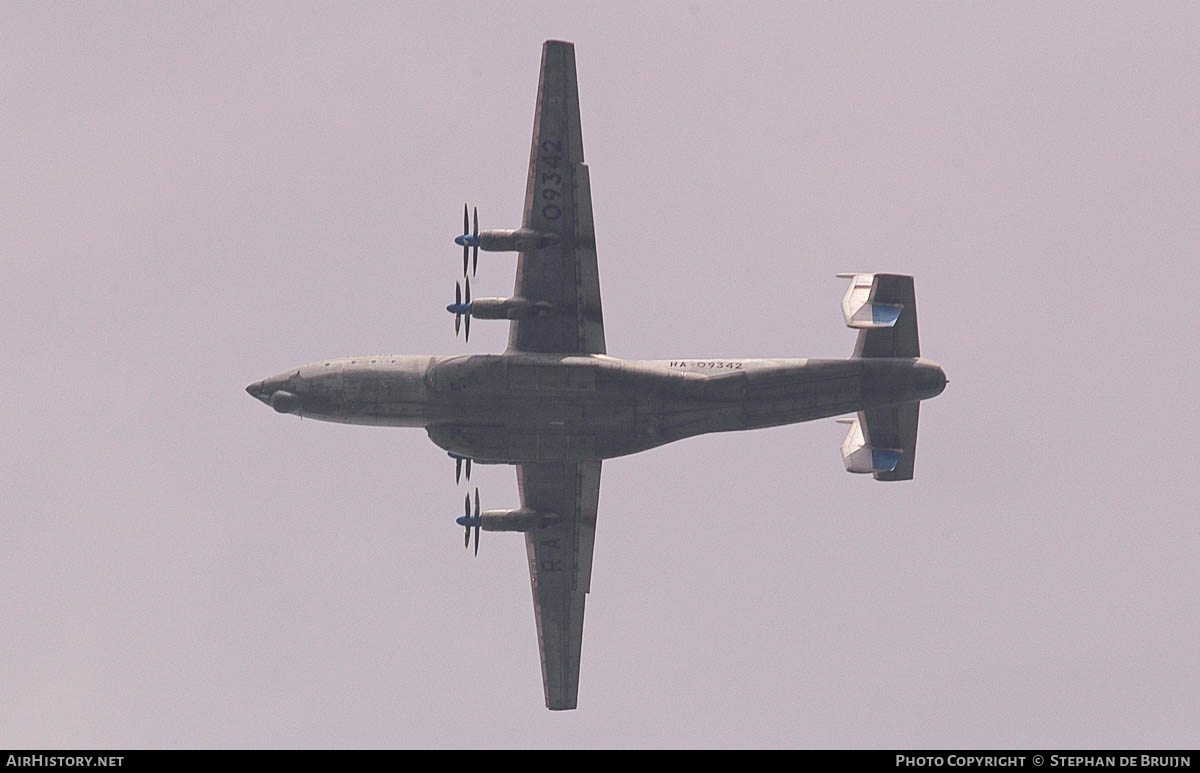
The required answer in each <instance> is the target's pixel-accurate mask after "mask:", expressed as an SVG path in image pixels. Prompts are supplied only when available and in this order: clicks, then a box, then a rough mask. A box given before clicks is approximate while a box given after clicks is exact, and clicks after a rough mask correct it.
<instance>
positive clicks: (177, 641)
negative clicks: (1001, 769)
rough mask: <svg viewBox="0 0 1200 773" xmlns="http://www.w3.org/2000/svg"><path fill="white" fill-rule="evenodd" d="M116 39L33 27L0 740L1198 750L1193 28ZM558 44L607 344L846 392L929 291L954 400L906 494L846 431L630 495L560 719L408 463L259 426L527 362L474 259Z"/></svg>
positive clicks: (1139, 8) (767, 20) (722, 26)
mask: <svg viewBox="0 0 1200 773" xmlns="http://www.w3.org/2000/svg"><path fill="white" fill-rule="evenodd" d="M110 5H111V4H101V3H94V4H84V5H82V6H80V5H78V4H59V5H56V6H51V5H49V4H44V3H9V4H7V5H6V10H5V13H4V23H3V25H0V95H2V97H3V109H2V110H0V141H2V147H3V148H4V153H3V155H2V157H0V165H2V169H3V187H2V196H3V198H2V199H0V249H2V253H0V293H2V297H3V305H2V310H0V345H2V349H0V351H3V354H4V360H5V362H6V363H7V367H5V368H3V369H0V386H2V388H3V394H4V400H3V401H2V403H0V404H2V405H3V407H2V408H0V411H3V425H4V433H3V437H4V439H3V441H2V442H0V503H2V507H3V510H2V517H0V523H2V525H3V534H4V538H3V540H0V621H3V623H2V625H0V693H2V694H3V696H4V697H3V700H0V745H16V746H31V747H41V746H50V747H64V746H135V747H139V746H155V747H174V746H184V747H196V746H199V747H210V746H213V747H231V746H232V747H243V746H254V747H259V746H265V747H274V746H318V747H320V746H382V747H390V746H453V745H472V746H474V745H479V746H518V747H540V746H563V745H566V746H663V745H666V746H900V747H938V746H960V745H962V746H993V747H994V746H1018V747H1020V746H1060V747H1079V746H1083V747H1096V746H1099V747H1105V746H1108V747H1113V746H1117V747H1120V746H1133V747H1138V746H1195V745H1196V743H1197V742H1198V741H1200V735H1198V733H1197V727H1200V702H1198V700H1197V697H1196V696H1197V694H1198V693H1200V690H1198V688H1200V654H1198V653H1200V647H1198V646H1197V642H1198V640H1200V603H1198V602H1197V585H1198V582H1200V564H1198V563H1197V561H1196V556H1197V554H1198V553H1200V522H1198V520H1197V513H1196V511H1197V509H1198V508H1197V501H1198V499H1200V485H1198V483H1197V474H1196V470H1195V464H1194V458H1195V452H1196V443H1197V440H1196V438H1197V433H1198V431H1200V421H1198V420H1197V419H1198V417H1197V410H1198V409H1197V397H1198V395H1197V387H1196V358H1197V355H1198V354H1200V351H1198V350H1200V344H1198V343H1197V341H1198V340H1200V339H1198V337H1197V333H1198V332H1200V330H1198V328H1200V325H1198V324H1197V321H1196V316H1195V312H1194V307H1195V303H1194V300H1193V299H1192V297H1191V296H1192V294H1193V293H1194V292H1195V291H1196V287H1197V280H1198V279H1200V272H1198V271H1197V269H1196V255H1197V244H1198V242H1200V218H1198V216H1197V213H1198V212H1200V206H1198V203H1200V197H1198V196H1197V193H1196V186H1197V181H1198V180H1200V150H1198V147H1200V143H1198V142H1197V126H1198V125H1200V82H1198V81H1200V48H1198V46H1197V42H1196V41H1197V39H1198V37H1200V11H1197V9H1196V6H1195V5H1194V4H1185V3H1155V4H1152V5H1150V6H1149V7H1145V6H1143V4H1135V3H1129V4H1125V5H1112V4H1096V3H1090V2H1089V3H1049V4H1047V3H1034V4H1026V5H1020V4H1008V3H1005V4H988V3H983V4H967V3H961V4H909V5H900V6H897V5H893V4H884V3H878V4H876V3H869V4H841V3H839V4H826V3H821V4H798V3H786V4H777V5H776V4H758V5H756V4H751V5H746V4H743V3H737V4H734V3H720V4H713V3H706V2H694V3H690V4H686V5H684V4H625V5H621V4H617V3H607V4H604V5H603V6H601V5H599V4H590V5H583V4H572V5H569V6H567V7H563V4H561V3H546V4H534V3H521V4H515V5H512V4H500V3H494V4H484V5H474V4H461V3H460V4H454V3H437V4H433V3H430V4H426V5H421V6H417V5H407V4H376V3H365V4H317V5H310V4H302V3H293V2H286V3H282V2H281V3H266V2H260V3H248V4H225V3H203V4H197V3H180V4H168V3H121V4H115V6H114V7H109V6H110ZM551 37H553V38H563V39H568V40H573V41H575V43H576V52H577V62H578V72H579V85H580V98H581V112H582V116H583V132H584V146H585V149H586V156H587V160H588V162H589V165H590V167H591V177H592V191H593V198H594V206H595V218H596V231H597V238H598V253H599V258H600V274H601V285H602V288H603V298H604V311H605V322H606V335H607V340H608V348H609V352H610V353H611V354H614V355H616V356H622V357H631V358H639V357H641V358H660V357H686V356H696V355H712V356H772V355H775V356H846V355H848V354H849V352H850V350H851V347H852V345H853V340H854V336H853V333H852V331H850V330H847V329H846V328H845V327H844V326H843V324H842V320H841V315H840V310H839V306H838V303H839V300H840V297H841V294H842V292H843V290H844V284H843V281H842V280H838V279H836V278H835V277H834V274H835V273H837V272H839V271H873V270H877V271H894V272H904V273H912V274H914V275H915V276H916V287H917V296H918V299H919V303H920V323H921V339H922V349H923V353H924V354H925V355H926V356H928V357H930V358H932V359H935V360H937V361H938V362H940V363H941V364H942V365H943V366H944V367H945V369H946V371H947V373H948V375H949V377H950V381H951V383H950V385H949V386H948V388H947V389H946V392H945V394H943V395H942V396H941V397H939V398H937V399H936V400H934V401H932V402H930V403H927V404H926V405H925V406H924V407H923V409H922V414H921V428H920V444H919V445H920V449H919V450H920V454H919V455H918V459H917V468H916V480H915V481H914V482H912V483H902V484H893V485H885V484H880V483H875V482H874V481H872V480H871V479H870V478H869V477H866V476H850V475H847V474H846V473H845V472H843V471H842V464H841V460H840V457H839V452H838V446H839V444H840V442H841V439H842V436H843V434H844V431H845V428H844V427H841V426H839V425H837V424H835V423H834V422H833V421H831V420H830V421H823V422H816V423H811V424H804V425H797V426H792V427H785V428H779V429H773V430H767V431H759V432H751V433H740V434H730V435H712V436H707V437H702V438H695V439H691V440H686V441H683V442H681V443H677V444H674V445H670V446H666V447H664V448H660V449H657V450H654V451H651V452H648V453H643V454H640V455H637V456H634V457H627V458H623V459H617V460H613V461H609V462H606V463H605V466H604V474H603V485H602V487H601V495H600V522H599V526H598V535H597V540H596V552H595V569H594V574H593V580H592V594H591V595H590V597H589V600H588V612H587V621H586V625H585V636H584V648H583V669H582V678H581V683H580V709H579V710H578V711H576V712H567V713H550V712H547V711H546V710H545V709H544V708H543V707H542V687H541V681H540V674H539V668H538V658H537V642H536V631H535V628H534V622H533V611H532V605H531V602H530V591H529V578H528V574H527V570H526V566H525V558H524V550H523V547H522V545H521V541H520V538H519V537H517V536H515V535H507V534H487V535H484V536H485V539H484V540H483V543H482V550H481V552H480V555H479V558H478V559H477V560H473V559H472V558H471V556H470V554H469V553H468V552H465V551H463V549H462V548H461V546H460V544H459V538H460V536H461V534H460V532H459V529H458V527H457V526H456V525H455V524H454V521H453V519H454V517H455V516H456V515H458V514H459V512H460V511H459V508H460V506H461V505H460V502H461V495H462V494H461V492H462V490H461V489H457V488H455V486H454V478H453V464H452V463H451V462H450V461H449V460H448V459H447V458H446V456H445V455H444V453H443V452H442V451H440V450H439V449H438V448H437V447H435V446H434V445H433V444H432V443H430V442H429V440H428V439H427V438H426V436H425V434H424V433H423V432H421V431H419V430H400V429H393V430H389V429H378V428H363V427H347V426H339V425H333V424H323V423H320V422H315V421H298V420H296V419H295V418H294V417H289V416H277V415H275V414H273V413H272V412H271V411H269V410H267V409H265V408H264V407H263V406H262V405H261V404H259V403H258V402H257V401H255V400H253V399H251V398H250V397H248V396H247V395H246V394H245V393H244V392H243V391H242V390H243V387H244V386H245V385H246V384H247V383H249V382H251V381H255V380H258V379H260V378H263V377H265V376H268V375H271V374H273V373H276V372H278V371H280V370H282V369H284V368H286V367H290V366H292V365H296V364H299V363H302V362H308V361H312V360H316V359H319V358H323V357H328V356H341V355H351V354H363V353H384V352H386V353H413V354H416V353H446V354H449V353H460V352H465V351H480V352H482V351H499V350H500V349H502V348H503V346H504V344H505V341H506V337H507V326H506V325H500V324H495V323H493V324H491V325H489V324H487V323H485V322H480V323H478V324H477V325H476V326H475V327H476V330H475V336H474V338H475V340H474V341H472V342H471V344H470V346H469V347H467V346H464V345H463V343H462V342H461V340H456V339H455V338H454V336H453V332H452V321H451V318H450V316H449V315H448V314H446V312H445V311H444V309H443V308H442V307H443V306H444V305H445V304H446V303H447V302H448V301H449V299H450V298H451V296H452V291H453V283H454V280H455V277H456V272H457V271H458V260H459V258H458V253H457V252H456V251H455V250H456V249H457V248H456V247H455V246H454V245H453V244H452V243H451V238H452V237H453V236H454V234H455V233H457V231H458V228H459V225H460V221H459V217H460V210H461V207H462V203H463V201H464V200H470V201H472V202H478V204H479V205H480V212H481V217H482V222H483V226H484V227H504V226H512V225H515V224H517V223H518V221H519V219H520V210H521V202H522V196H523V193H524V182H525V165H526V162H527V160H528V152H529V135H530V130H531V125H532V117H533V105H534V97H535V92H536V85H537V67H538V60H539V52H540V46H541V42H542V41H543V40H544V39H546V38H551ZM514 265H515V259H514V258H513V257H512V256H508V255H494V254H485V255H483V256H481V266H480V269H479V278H478V280H477V282H475V283H474V287H475V289H476V292H477V293H478V294H487V295H504V294H507V293H508V292H509V291H510V290H511V287H512V277H513V269H514ZM476 478H477V482H478V483H479V484H480V487H481V491H482V494H483V498H484V503H485V506H491V507H506V506H514V505H515V504H516V502H517V493H516V483H515V476H514V474H513V471H512V470H511V469H509V468H505V467H488V468H480V469H479V472H478V474H477V476H476Z"/></svg>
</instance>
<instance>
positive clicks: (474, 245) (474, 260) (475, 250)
mask: <svg viewBox="0 0 1200 773" xmlns="http://www.w3.org/2000/svg"><path fill="white" fill-rule="evenodd" d="M464 214H466V213H464ZM474 216H475V223H474V228H473V229H472V230H471V236H473V237H474V239H472V242H471V276H475V271H476V269H478V268H479V207H475V215H474ZM466 275H467V269H466V266H464V267H463V276H466Z"/></svg>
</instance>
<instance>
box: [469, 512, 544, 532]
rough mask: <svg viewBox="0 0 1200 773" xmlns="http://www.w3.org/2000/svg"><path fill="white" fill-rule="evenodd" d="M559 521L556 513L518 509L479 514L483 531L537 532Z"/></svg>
mask: <svg viewBox="0 0 1200 773" xmlns="http://www.w3.org/2000/svg"><path fill="white" fill-rule="evenodd" d="M559 520H561V518H560V516H559V515H558V514H557V513H551V512H548V511H545V510H532V509H530V508H528V507H519V508H517V509H516V510H485V511H483V512H482V513H480V514H479V525H480V526H481V527H482V528H483V530H484V531H537V530H539V529H544V528H546V527H547V526H553V525H554V524H556V523H558V521H559Z"/></svg>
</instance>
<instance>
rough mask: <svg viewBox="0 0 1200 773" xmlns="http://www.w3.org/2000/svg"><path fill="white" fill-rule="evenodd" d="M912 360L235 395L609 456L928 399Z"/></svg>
mask: <svg viewBox="0 0 1200 773" xmlns="http://www.w3.org/2000/svg"><path fill="white" fill-rule="evenodd" d="M945 384H946V378H945V374H944V373H943V372H942V369H941V368H940V367H939V366H938V365H937V364H936V363H934V362H931V361H930V360H926V359H922V358H862V359H859V358H852V359H848V360H813V359H800V358H780V359H741V358H738V359H686V360H682V359H681V360H621V359H618V358H615V357H609V356H605V355H547V354H528V353H510V354H475V355H462V356H454V357H436V356H398V355H378V356H368V357H351V358H341V359H336V360H326V361H320V362H315V363H311V364H309V365H304V366H302V367H300V368H295V369H292V370H289V371H286V372H284V373H282V374H280V375H278V376H275V377H274V378H270V379H266V380H264V381H260V382H258V383H256V384H252V385H251V386H249V387H247V391H248V392H249V393H250V394H251V395H253V396H254V397H256V398H258V399H260V400H262V401H263V402H265V403H267V404H271V405H274V406H275V408H276V410H279V411H280V412H284V413H296V414H299V415H302V416H304V417H306V418H312V419H319V420H322V421H333V422H339V423H343V424H366V425H375V426H391V427H424V428H425V429H426V431H427V432H428V434H429V437H430V439H431V440H433V442H434V443H436V444H437V445H439V446H441V447H442V448H444V449H446V450H447V451H450V452H452V453H455V454H458V455H460V456H464V457H470V458H472V459H474V460H476V461H477V462H482V463H498V464H499V463H503V464H514V463H519V462H535V461H536V462H551V461H581V460H591V459H609V458H612V457H616V456H624V455H626V454H632V453H636V452H638V451H644V450H646V449H648V448H654V447H656V446H660V445H664V444H666V443H670V442H672V441H675V440H680V439H683V438H686V437H692V436H694V435H702V434H705V433H709V432H729V431H734V430H746V429H759V428H763V427H774V426H779V425H783V424H793V423H796V422H802V421H810V420H813V419H821V418H826V417H830V416H839V415H842V414H846V413H852V412H855V411H860V410H864V409H869V408H876V407H880V406H884V405H890V404H894V403H904V402H912V401H915V400H923V399H927V398H930V397H934V396H936V395H938V394H940V393H941V391H942V390H943V389H944V388H945Z"/></svg>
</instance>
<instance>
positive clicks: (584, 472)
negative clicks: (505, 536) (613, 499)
mask: <svg viewBox="0 0 1200 773" xmlns="http://www.w3.org/2000/svg"><path fill="white" fill-rule="evenodd" d="M517 486H518V488H519V489H520V491H521V505H522V506H523V507H528V508H531V509H534V510H539V511H546V512H552V513H556V514H557V515H559V516H560V519H559V520H558V521H557V522H555V523H554V524H553V525H552V526H549V527H547V528H544V529H539V530H537V531H531V532H526V534H525V548H526V552H527V553H528V556H529V580H530V584H531V585H532V587H533V614H534V618H535V619H536V621H537V632H538V651H539V654H540V655H541V661H542V686H543V688H544V691H545V696H546V708H548V709H553V710H561V709H573V708H575V705H576V702H577V700H578V697H579V660H580V654H581V651H582V647H583V608H584V601H585V598H586V594H587V592H588V590H589V589H590V586H591V579H592V548H593V545H594V544H595V539H596V509H597V506H598V504H599V499H600V462H599V461H589V462H555V463H532V464H521V465H518V466H517Z"/></svg>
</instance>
